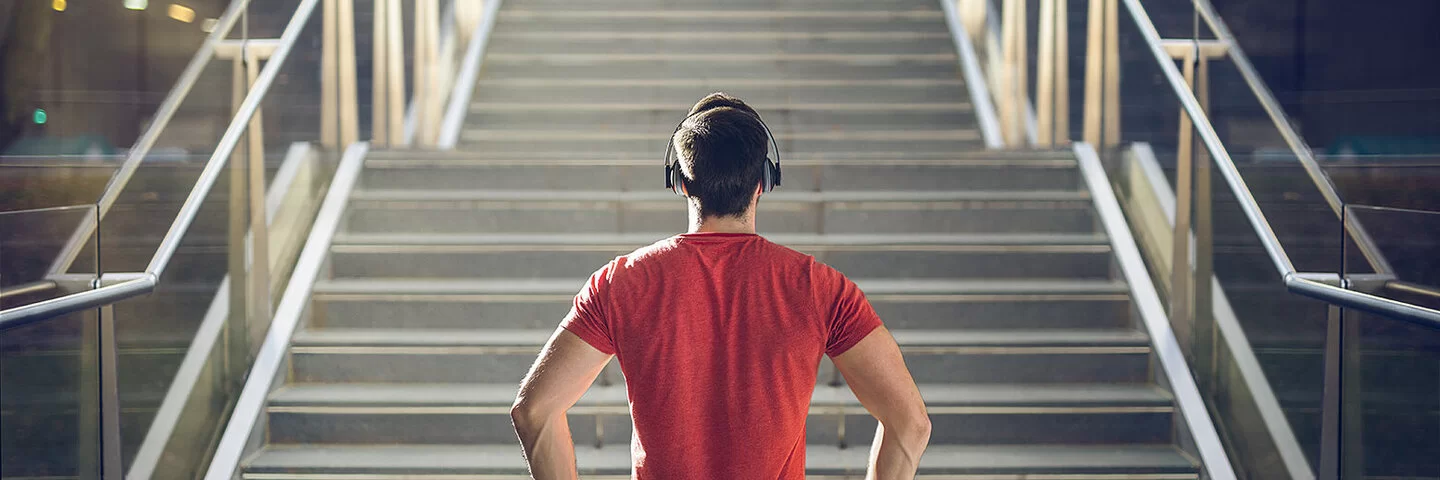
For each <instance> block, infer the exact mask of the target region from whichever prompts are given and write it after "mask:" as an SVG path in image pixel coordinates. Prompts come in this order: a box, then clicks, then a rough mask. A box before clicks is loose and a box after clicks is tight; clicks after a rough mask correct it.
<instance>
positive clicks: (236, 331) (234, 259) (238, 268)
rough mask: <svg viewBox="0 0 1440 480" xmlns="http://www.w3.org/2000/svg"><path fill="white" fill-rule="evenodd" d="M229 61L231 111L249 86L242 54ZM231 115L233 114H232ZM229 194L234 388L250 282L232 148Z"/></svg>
mask: <svg viewBox="0 0 1440 480" xmlns="http://www.w3.org/2000/svg"><path fill="white" fill-rule="evenodd" d="M230 65H231V107H232V109H231V110H232V112H237V113H236V114H238V112H239V111H240V104H241V103H242V102H243V101H244V98H245V94H246V92H247V91H248V90H249V86H250V82H249V81H248V79H247V78H246V73H245V58H244V56H243V55H236V56H235V57H233V58H231V60H230ZM232 118H233V115H232ZM229 163H230V166H229V169H230V198H229V200H228V201H229V202H230V203H229V213H230V222H229V226H228V230H227V233H228V234H227V235H226V239H227V245H226V247H227V248H226V251H227V255H226V256H227V258H226V265H227V267H228V269H229V272H230V291H229V292H228V293H229V296H230V316H229V317H228V318H227V319H226V323H225V342H224V348H225V352H224V363H225V366H224V368H225V381H226V383H227V385H228V386H229V387H230V389H231V390H232V391H233V390H238V389H239V386H240V384H241V383H242V382H243V378H244V376H245V374H244V370H245V367H246V365H248V364H249V362H247V361H246V358H245V355H247V354H248V352H249V351H250V346H249V338H250V336H249V335H248V334H247V333H246V328H247V322H246V318H247V317H248V316H249V315H248V314H247V313H246V312H247V311H248V310H249V306H250V303H249V300H247V299H248V298H249V297H248V295H246V288H247V286H248V285H249V284H250V281H249V278H250V273H249V272H248V271H246V268H245V258H246V251H245V230H246V228H247V223H248V222H249V214H248V213H247V212H246V209H248V208H250V202H249V201H248V200H246V196H247V195H249V191H248V189H247V188H246V183H247V178H248V176H247V175H246V173H245V169H246V168H247V167H248V165H249V164H248V163H246V162H244V161H241V160H240V152H238V151H235V152H232V153H231V155H230V160H229Z"/></svg>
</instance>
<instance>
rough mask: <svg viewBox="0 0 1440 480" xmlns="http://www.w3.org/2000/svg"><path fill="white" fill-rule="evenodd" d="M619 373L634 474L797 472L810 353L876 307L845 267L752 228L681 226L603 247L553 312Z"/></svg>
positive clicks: (861, 325) (831, 350)
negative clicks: (627, 250) (614, 361)
mask: <svg viewBox="0 0 1440 480" xmlns="http://www.w3.org/2000/svg"><path fill="white" fill-rule="evenodd" d="M561 326H563V327H564V328H565V329H567V330H569V331H571V332H573V333H575V335H577V336H579V337H580V338H582V339H584V340H585V341H586V342H587V343H589V344H590V345H592V346H594V347H595V348H596V349H598V350H600V351H602V352H605V353H611V354H615V355H616V356H617V357H618V358H619V361H620V368H621V371H622V372H624V374H625V379H626V381H625V382H626V386H627V387H628V390H629V392H628V394H629V397H630V413H631V416H632V417H633V419H634V422H635V429H634V434H633V435H632V437H631V441H630V450H631V455H632V456H633V459H634V462H635V478H638V479H671V478H715V479H745V478H765V479H774V478H779V479H803V478H805V417H806V415H807V413H808V412H809V409H810V397H811V394H812V393H813V392H814V389H815V382H816V378H815V375H816V371H817V370H818V369H819V366H820V355H821V354H822V353H823V354H828V355H831V356H835V355H839V354H841V353H844V352H845V351H846V350H848V349H850V347H852V346H854V345H855V344H856V343H858V342H859V341H860V340H861V339H862V338H864V337H865V336H866V335H868V334H869V333H870V332H871V331H873V330H875V328H876V327H879V326H880V318H879V317H878V316H877V315H875V311H874V310H873V309H872V308H871V307H870V303H869V302H867V301H866V300H865V295H864V294H862V293H861V292H860V289H859V288H857V287H856V286H855V284H854V283H852V282H851V281H850V280H849V279H847V278H845V276H844V275H841V274H840V272H838V271H836V270H835V269H833V268H830V267H829V266H827V265H825V264H823V263H820V262H817V261H815V258H814V257H811V256H809V255H805V254H802V253H800V252H796V251H794V250H791V249H789V248H786V247H783V246H780V245H777V244H775V243H771V242H770V241H768V240H766V239H764V238H762V237H760V236H759V235H755V234H722V233H692V234H682V235H678V236H675V237H671V238H669V239H666V240H662V241H660V242H657V243H655V244H654V245H650V246H648V247H645V248H641V249H639V250H636V251H635V252H633V253H631V254H630V255H627V256H621V257H617V258H616V259H615V260H614V261H612V262H610V263H608V264H606V265H605V266H604V267H602V268H600V270H599V271H596V272H595V274H594V275H592V276H591V277H590V280H589V282H587V283H586V284H585V287H584V288H582V289H581V290H580V293H579V294H578V295H576V296H575V304H574V307H573V308H572V309H571V311H570V314H569V315H567V316H566V317H565V320H564V321H563V322H562V323H561Z"/></svg>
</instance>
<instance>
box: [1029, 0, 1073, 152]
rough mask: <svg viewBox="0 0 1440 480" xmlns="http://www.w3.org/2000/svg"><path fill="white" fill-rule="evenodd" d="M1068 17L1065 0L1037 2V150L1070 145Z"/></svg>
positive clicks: (1066, 0)
mask: <svg viewBox="0 0 1440 480" xmlns="http://www.w3.org/2000/svg"><path fill="white" fill-rule="evenodd" d="M1068 17H1069V1H1068V0H1040V32H1039V38H1040V45H1038V46H1037V48H1038V53H1037V54H1036V63H1037V65H1036V66H1035V70H1036V73H1035V75H1036V78H1035V117H1036V118H1035V123H1036V128H1035V144H1036V146H1037V147H1040V148H1052V147H1054V146H1055V145H1056V144H1062V143H1067V142H1069V141H1070V65H1069V59H1068V58H1067V57H1069V46H1068V45H1067V43H1068V38H1069V28H1068V26H1067V25H1066V24H1067V23H1068V22H1067V19H1068Z"/></svg>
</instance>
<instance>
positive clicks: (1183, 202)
mask: <svg viewBox="0 0 1440 480" xmlns="http://www.w3.org/2000/svg"><path fill="white" fill-rule="evenodd" d="M1181 61H1182V62H1183V63H1184V78H1185V84H1186V85H1190V86H1192V88H1193V85H1194V84H1195V55H1194V52H1189V53H1187V54H1186V55H1185V57H1184V58H1183V59H1182V60H1181ZM1194 131H1195V130H1194V128H1193V126H1192V125H1191V121H1190V116H1189V115H1187V114H1186V113H1185V112H1183V111H1182V112H1180V132H1179V139H1178V144H1179V148H1178V149H1177V151H1176V152H1175V231H1174V235H1172V236H1171V242H1172V243H1171V248H1170V322H1171V323H1172V324H1173V325H1174V326H1175V330H1176V333H1177V334H1179V335H1180V336H1183V338H1180V339H1179V340H1180V344H1181V345H1189V346H1190V352H1188V353H1189V354H1190V355H1189V356H1190V357H1191V359H1192V360H1193V359H1194V358H1195V343H1194V342H1195V329H1196V326H1195V317H1194V313H1195V312H1194V310H1193V305H1194V303H1193V302H1192V300H1193V297H1192V295H1193V294H1194V292H1193V291H1192V290H1191V288H1192V285H1191V284H1192V280H1193V279H1192V278H1191V275H1194V274H1195V272H1194V270H1192V269H1191V267H1190V225H1191V212H1192V208H1193V202H1194V194H1195V190H1194V187H1195V184H1194V162H1193V159H1194V153H1195V145H1194V138H1195V136H1194ZM1107 134H1108V132H1107ZM1202 391H1203V390H1202Z"/></svg>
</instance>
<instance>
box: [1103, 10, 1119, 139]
mask: <svg viewBox="0 0 1440 480" xmlns="http://www.w3.org/2000/svg"><path fill="white" fill-rule="evenodd" d="M1104 1H1105V53H1104V57H1105V93H1104V94H1103V95H1102V97H1103V98H1104V100H1105V114H1104V118H1105V123H1104V132H1105V137H1104V138H1105V143H1104V144H1103V145H1104V146H1105V148H1107V149H1108V148H1110V147H1114V146H1116V145H1119V144H1120V40H1119V39H1120V20H1119V14H1118V13H1117V11H1118V10H1119V6H1118V3H1117V2H1116V0H1104Z"/></svg>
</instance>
